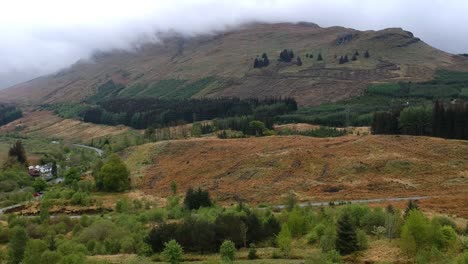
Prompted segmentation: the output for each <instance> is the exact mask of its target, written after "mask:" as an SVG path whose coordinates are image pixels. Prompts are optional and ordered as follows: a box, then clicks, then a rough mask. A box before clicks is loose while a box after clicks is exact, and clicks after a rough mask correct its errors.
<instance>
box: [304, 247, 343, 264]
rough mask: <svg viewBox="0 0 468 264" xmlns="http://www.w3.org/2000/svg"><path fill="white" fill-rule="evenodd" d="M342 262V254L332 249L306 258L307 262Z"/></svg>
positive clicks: (308, 263) (325, 263)
mask: <svg viewBox="0 0 468 264" xmlns="http://www.w3.org/2000/svg"><path fill="white" fill-rule="evenodd" d="M340 263H342V260H341V256H340V254H339V253H338V252H337V251H336V250H331V251H328V252H326V253H323V252H317V253H316V254H313V255H311V256H309V257H307V258H306V260H305V264H340Z"/></svg>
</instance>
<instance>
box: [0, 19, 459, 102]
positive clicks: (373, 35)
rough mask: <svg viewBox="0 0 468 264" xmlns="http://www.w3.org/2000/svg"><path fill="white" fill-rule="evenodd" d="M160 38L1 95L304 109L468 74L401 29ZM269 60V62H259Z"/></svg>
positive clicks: (314, 28) (269, 28) (277, 29)
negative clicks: (384, 86) (227, 100)
mask: <svg viewBox="0 0 468 264" xmlns="http://www.w3.org/2000/svg"><path fill="white" fill-rule="evenodd" d="M159 37H160V39H161V40H162V41H161V42H158V43H152V44H146V45H143V46H141V47H139V48H138V49H136V50H135V51H132V52H130V51H122V50H114V51H112V52H105V53H99V54H95V55H94V56H93V57H92V59H91V60H86V61H85V60H82V61H79V62H77V63H75V64H74V65H71V66H70V67H69V68H67V69H63V70H61V71H59V72H58V73H55V74H53V75H48V76H43V77H39V78H36V79H34V80H31V81H28V82H25V83H21V84H18V85H15V86H13V87H10V88H8V89H5V90H3V91H1V92H0V99H1V100H7V101H13V102H18V103H22V104H33V105H37V104H43V103H58V102H79V101H83V100H86V99H89V98H91V97H93V98H95V99H99V98H106V97H119V96H121V97H145V96H154V97H159V98H197V97H221V96H229V97H230V96H236V97H241V98H246V97H271V96H291V97H294V98H296V100H297V101H298V102H299V103H300V104H301V105H317V104H321V103H325V102H334V101H338V100H342V99H346V98H349V97H352V96H357V95H360V94H362V93H363V92H364V91H365V89H366V87H367V86H368V84H370V83H375V82H409V81H413V82H415V81H425V80H430V79H432V77H433V76H434V73H435V72H436V71H437V70H439V69H448V70H455V71H468V59H467V58H466V57H463V56H458V55H453V54H449V53H446V52H443V51H441V50H438V49H435V48H433V47H431V46H429V45H428V44H426V43H425V42H424V41H423V40H421V39H419V38H418V37H416V36H414V35H413V34H412V33H411V32H408V31H405V30H403V29H399V28H389V29H385V30H380V31H358V30H354V29H350V28H343V27H330V28H322V27H319V26H318V25H316V24H313V23H298V24H290V23H281V24H260V23H258V24H248V25H245V26H243V27H240V28H236V29H232V30H229V31H225V32H218V33H217V34H211V35H200V36H195V37H185V36H182V35H178V34H175V33H174V34H164V35H161V36H159ZM284 50H287V51H291V52H292V53H291V55H292V56H291V57H290V58H289V60H285V59H284V56H280V55H281V54H283V55H284V53H283V51H284ZM264 56H267V58H268V62H269V63H268V65H263V64H262V65H261V67H254V64H255V60H256V59H257V61H259V60H262V63H263V60H264ZM288 56H289V55H288ZM319 57H321V60H320V59H319ZM298 58H300V59H299V60H300V63H299V60H298ZM345 59H347V61H346V62H344V60H345ZM256 65H257V66H259V65H258V64H256Z"/></svg>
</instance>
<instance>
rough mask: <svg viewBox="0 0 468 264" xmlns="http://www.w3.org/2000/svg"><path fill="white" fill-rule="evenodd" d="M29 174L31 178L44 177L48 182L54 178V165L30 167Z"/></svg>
mask: <svg viewBox="0 0 468 264" xmlns="http://www.w3.org/2000/svg"><path fill="white" fill-rule="evenodd" d="M28 173H29V175H30V176H31V177H42V178H43V179H44V180H46V181H50V180H52V179H53V178H54V175H53V174H52V164H46V165H36V166H29V168H28Z"/></svg>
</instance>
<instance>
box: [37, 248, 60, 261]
mask: <svg viewBox="0 0 468 264" xmlns="http://www.w3.org/2000/svg"><path fill="white" fill-rule="evenodd" d="M61 259H62V256H61V255H60V253H58V252H56V251H50V250H46V251H44V252H42V254H41V261H42V263H49V264H52V263H60V260H61Z"/></svg>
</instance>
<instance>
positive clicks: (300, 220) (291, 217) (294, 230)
mask: <svg viewBox="0 0 468 264" xmlns="http://www.w3.org/2000/svg"><path fill="white" fill-rule="evenodd" d="M287 223H288V227H289V230H290V231H291V235H292V236H293V237H300V236H302V235H304V234H305V233H306V232H307V230H308V222H307V219H306V216H305V214H304V212H303V210H302V209H300V208H297V207H296V208H294V209H293V210H292V211H291V212H290V213H289V214H288V220H287Z"/></svg>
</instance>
